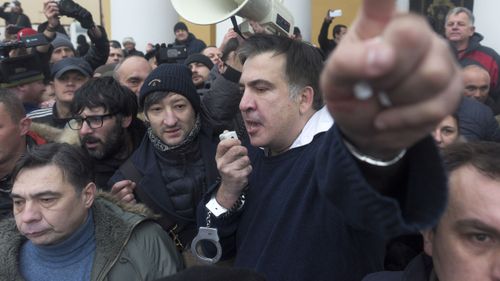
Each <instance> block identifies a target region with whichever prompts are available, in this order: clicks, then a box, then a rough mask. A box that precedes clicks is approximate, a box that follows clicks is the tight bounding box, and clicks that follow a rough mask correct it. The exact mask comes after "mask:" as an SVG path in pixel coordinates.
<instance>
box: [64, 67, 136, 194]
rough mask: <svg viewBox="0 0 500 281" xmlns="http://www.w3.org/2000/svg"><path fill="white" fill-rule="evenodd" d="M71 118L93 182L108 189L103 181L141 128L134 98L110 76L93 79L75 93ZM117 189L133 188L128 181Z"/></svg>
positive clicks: (124, 156)
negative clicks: (92, 171)
mask: <svg viewBox="0 0 500 281" xmlns="http://www.w3.org/2000/svg"><path fill="white" fill-rule="evenodd" d="M71 114H72V115H73V116H74V117H73V119H71V120H70V121H69V122H68V125H69V127H70V128H71V129H73V130H78V136H79V139H80V142H81V145H82V147H83V148H84V149H85V150H86V151H87V153H88V154H89V155H90V157H91V158H92V160H93V162H94V163H93V168H94V174H95V182H96V184H97V186H98V187H99V188H102V189H104V190H109V188H108V186H107V181H108V180H109V178H110V177H111V176H112V175H113V174H114V172H115V170H116V169H118V167H120V165H121V164H122V163H123V162H124V161H125V160H126V159H127V158H128V157H129V156H130V155H131V154H132V152H133V151H134V150H135V149H136V148H137V146H138V145H139V143H140V141H141V139H142V136H143V135H144V132H145V128H144V125H143V123H142V122H141V121H140V120H138V119H137V98H136V96H135V95H134V93H132V92H131V91H130V90H129V89H127V88H125V87H123V86H121V85H120V83H118V82H116V81H115V80H114V79H113V78H112V77H103V78H95V79H92V80H91V81H89V82H88V83H86V84H85V85H84V86H83V87H81V88H80V90H78V91H77V93H76V94H75V98H74V101H73V104H72V106H71ZM117 185H118V186H120V187H123V186H129V187H130V188H133V187H132V186H131V185H132V183H131V182H130V181H121V182H119V183H117Z"/></svg>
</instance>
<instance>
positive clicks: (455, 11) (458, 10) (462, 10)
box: [445, 7, 476, 26]
mask: <svg viewBox="0 0 500 281" xmlns="http://www.w3.org/2000/svg"><path fill="white" fill-rule="evenodd" d="M460 13H465V14H466V15H467V17H468V18H469V22H470V25H471V26H473V25H474V22H475V20H476V19H475V18H474V14H472V12H471V10H469V9H467V8H465V7H455V8H453V9H451V10H449V11H448V14H446V20H445V23H447V22H448V19H449V17H450V16H452V15H458V14H460Z"/></svg>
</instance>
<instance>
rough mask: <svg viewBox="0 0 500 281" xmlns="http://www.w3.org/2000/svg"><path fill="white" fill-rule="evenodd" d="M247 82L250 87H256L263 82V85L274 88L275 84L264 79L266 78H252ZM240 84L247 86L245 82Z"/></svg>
mask: <svg viewBox="0 0 500 281" xmlns="http://www.w3.org/2000/svg"><path fill="white" fill-rule="evenodd" d="M247 84H248V86H250V87H256V86H257V85H259V84H261V85H264V86H266V87H270V88H274V84H272V83H271V82H269V81H267V80H264V79H257V80H252V81H250V82H248V83H247ZM240 86H245V84H243V83H241V82H240Z"/></svg>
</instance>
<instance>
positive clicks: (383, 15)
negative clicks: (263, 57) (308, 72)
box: [321, 0, 462, 160]
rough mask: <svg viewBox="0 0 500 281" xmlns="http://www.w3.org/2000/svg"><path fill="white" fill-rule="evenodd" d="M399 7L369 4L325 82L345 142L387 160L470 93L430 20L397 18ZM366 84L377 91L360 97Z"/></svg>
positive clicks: (387, 1) (388, 1)
mask: <svg viewBox="0 0 500 281" xmlns="http://www.w3.org/2000/svg"><path fill="white" fill-rule="evenodd" d="M394 2H395V1H393V0H376V1H375V0H364V1H363V5H362V10H361V12H360V13H359V15H358V18H357V19H356V21H355V22H354V24H353V26H352V28H351V30H350V32H349V33H348V34H347V35H346V37H345V38H344V40H342V42H341V43H340V44H339V46H338V47H337V49H336V51H335V53H334V54H333V56H331V57H330V58H329V59H328V61H327V62H326V65H325V68H324V71H323V73H322V80H321V81H322V89H323V93H324V97H325V102H326V104H327V106H328V109H329V110H330V113H331V114H332V116H333V118H334V119H335V121H336V123H337V125H338V126H339V128H340V129H341V131H342V133H343V135H344V137H345V139H346V140H347V141H348V142H350V143H351V144H352V145H353V146H354V147H355V148H356V149H357V150H358V151H360V152H362V153H363V154H366V155H368V156H371V157H373V158H377V159H381V160H387V159H392V158H393V157H395V156H396V155H398V154H399V153H400V152H401V151H402V150H403V149H406V148H409V147H410V146H412V145H413V144H415V143H416V142H418V141H419V140H421V139H422V138H424V137H425V136H427V135H428V134H429V133H430V131H431V130H432V128H434V127H435V126H436V125H437V124H438V123H439V121H440V120H442V119H443V118H444V117H445V116H447V115H449V114H451V113H452V112H453V111H454V110H455V108H456V107H457V105H458V102H459V99H460V96H461V90H462V82H461V77H460V75H459V67H458V66H457V65H456V63H455V60H454V59H453V56H452V54H451V53H450V51H449V49H448V45H447V44H446V42H445V41H444V40H443V39H441V38H440V37H439V36H438V35H437V34H435V33H434V32H433V31H432V30H431V28H430V27H429V26H428V24H427V23H426V21H425V20H424V19H423V18H421V17H418V16H415V15H410V14H404V15H402V14H396V13H395V3H394ZM359 87H361V88H365V90H366V89H369V88H371V89H372V90H373V94H372V95H371V96H370V95H367V96H365V97H364V98H362V99H360V98H357V97H356V94H355V88H358V89H359ZM366 93H367V92H366V91H365V94H366ZM368 93H369V92H368ZM380 93H385V94H382V95H381V94H380ZM381 96H382V98H384V97H385V99H383V100H382V102H381ZM387 98H388V99H387ZM388 102H390V104H391V105H390V106H388V105H389V104H388ZM352 116H356V118H352Z"/></svg>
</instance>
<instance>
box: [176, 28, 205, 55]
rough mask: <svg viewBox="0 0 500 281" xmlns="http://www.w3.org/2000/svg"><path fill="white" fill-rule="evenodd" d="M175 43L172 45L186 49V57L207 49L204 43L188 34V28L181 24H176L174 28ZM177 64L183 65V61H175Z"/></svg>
mask: <svg viewBox="0 0 500 281" xmlns="http://www.w3.org/2000/svg"><path fill="white" fill-rule="evenodd" d="M174 34H175V41H174V43H172V44H173V45H184V46H186V48H187V55H188V56H189V55H192V54H196V53H201V51H203V49H205V48H206V47H207V45H206V44H205V42H203V41H202V40H200V39H198V38H196V36H194V34H193V33H191V32H189V30H188V27H187V25H186V24H185V23H183V22H181V21H180V22H178V23H176V24H175V26H174ZM177 62H178V63H184V59H179V60H177Z"/></svg>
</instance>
